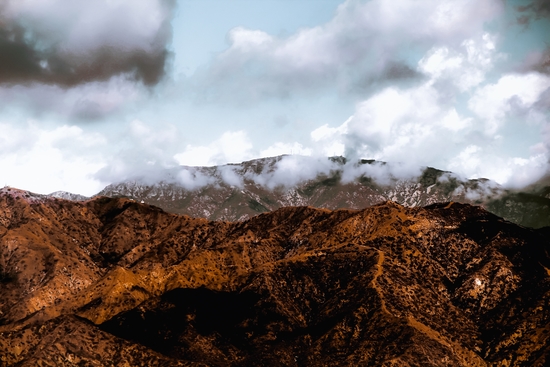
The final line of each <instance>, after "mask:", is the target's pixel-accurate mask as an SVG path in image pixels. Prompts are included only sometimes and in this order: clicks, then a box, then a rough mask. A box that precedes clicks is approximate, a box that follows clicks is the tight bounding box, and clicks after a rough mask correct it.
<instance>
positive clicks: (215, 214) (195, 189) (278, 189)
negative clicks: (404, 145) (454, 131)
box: [98, 156, 550, 228]
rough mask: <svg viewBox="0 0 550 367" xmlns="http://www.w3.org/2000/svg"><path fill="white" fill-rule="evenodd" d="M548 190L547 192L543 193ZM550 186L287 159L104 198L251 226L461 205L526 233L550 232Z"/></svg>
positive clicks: (176, 176)
mask: <svg viewBox="0 0 550 367" xmlns="http://www.w3.org/2000/svg"><path fill="white" fill-rule="evenodd" d="M544 190H546V191H544ZM549 193H550V184H549V185H546V186H542V188H538V189H533V190H531V189H529V191H527V192H519V193H518V192H514V191H511V190H505V189H503V188H502V187H500V186H499V185H498V184H496V183H494V182H492V181H489V180H486V179H475V180H466V179H462V178H460V177H458V176H456V175H454V174H452V173H451V172H446V171H441V170H438V169H435V168H431V167H424V168H420V167H418V168H417V167H414V168H412V169H411V168H410V167H403V166H401V165H398V164H386V163H383V162H377V161H373V160H360V161H358V162H355V163H354V162H350V161H348V160H346V159H345V158H343V157H333V158H331V159H325V160H319V159H315V158H311V157H300V156H280V157H272V158H262V159H257V160H252V161H248V162H243V163H241V164H230V165H225V166H216V167H181V168H179V169H175V170H171V171H167V172H166V175H165V177H163V178H160V179H159V180H158V181H153V182H150V181H147V180H144V179H134V180H129V181H125V182H121V183H116V184H112V185H109V186H107V187H106V188H105V189H104V190H102V191H101V192H100V193H99V194H98V195H99V196H108V197H126V198H131V199H133V200H136V201H138V202H144V203H148V204H151V205H155V206H158V207H161V208H163V209H164V210H166V211H169V212H172V213H177V214H186V215H190V216H193V217H203V218H208V219H210V220H229V221H236V220H245V219H248V218H250V217H252V216H254V215H257V214H259V213H264V212H268V211H272V210H276V209H278V208H282V207H286V206H300V205H309V206H314V207H317V208H326V209H332V210H334V209H361V208H365V207H367V206H372V205H375V204H378V203H380V202H383V201H387V200H391V201H394V202H397V203H399V204H401V205H405V206H408V207H415V206H425V205H430V204H434V203H438V202H448V201H456V202H462V203H470V204H476V205H482V206H483V207H485V208H487V209H488V210H489V211H491V212H492V213H495V214H496V215H498V216H501V217H503V218H506V219H507V220H510V221H512V222H514V223H518V224H521V225H524V226H527V227H533V228H540V227H543V226H550V195H549Z"/></svg>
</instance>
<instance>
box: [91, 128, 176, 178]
mask: <svg viewBox="0 0 550 367" xmlns="http://www.w3.org/2000/svg"><path fill="white" fill-rule="evenodd" d="M182 140H183V138H182V135H181V133H180V131H179V130H178V129H177V128H176V127H175V126H174V125H171V124H161V123H159V124H156V125H155V126H154V127H151V126H149V125H147V124H145V123H143V122H142V121H140V120H134V121H132V122H131V123H130V124H129V125H128V126H127V128H126V130H125V131H124V133H119V134H112V135H111V136H110V139H109V145H110V149H109V150H107V151H105V152H103V158H104V160H105V164H104V166H103V167H102V168H101V169H100V170H98V171H97V173H96V174H95V175H94V178H95V179H97V180H99V181H101V182H105V183H112V182H121V181H125V180H133V179H140V180H142V181H143V182H147V183H154V182H157V181H160V180H163V179H166V178H169V177H170V174H171V172H170V169H172V168H174V167H177V166H178V165H179V164H178V162H177V160H176V159H174V155H175V154H176V152H177V151H178V149H179V148H180V144H181V141H182ZM115 143H116V144H115ZM167 175H168V176H167Z"/></svg>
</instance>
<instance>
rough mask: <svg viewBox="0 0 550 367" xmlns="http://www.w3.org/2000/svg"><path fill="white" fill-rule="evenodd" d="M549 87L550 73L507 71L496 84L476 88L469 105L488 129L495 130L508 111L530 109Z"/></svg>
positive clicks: (491, 132)
mask: <svg viewBox="0 0 550 367" xmlns="http://www.w3.org/2000/svg"><path fill="white" fill-rule="evenodd" d="M549 88H550V77H549V76H546V75H542V74H539V73H529V74H523V75H515V74H508V75H504V76H502V77H501V78H500V79H499V80H498V82H496V83H495V84H488V85H485V86H483V87H481V88H479V89H478V90H476V92H475V94H474V95H473V97H472V98H471V99H470V100H469V102H468V107H469V108H470V110H472V111H473V112H475V114H476V115H477V116H478V117H480V118H481V119H482V120H483V121H485V123H486V131H487V132H488V133H490V134H494V133H495V132H496V131H497V130H498V128H499V125H500V124H501V123H502V122H503V121H504V118H505V117H506V115H507V114H508V113H510V112H511V111H512V110H513V109H514V108H515V109H521V108H524V109H530V108H531V107H532V106H533V105H534V104H535V103H536V102H538V101H539V100H540V97H541V95H542V94H543V92H545V91H546V90H548V89H549ZM542 118H544V117H542ZM530 120H533V119H530Z"/></svg>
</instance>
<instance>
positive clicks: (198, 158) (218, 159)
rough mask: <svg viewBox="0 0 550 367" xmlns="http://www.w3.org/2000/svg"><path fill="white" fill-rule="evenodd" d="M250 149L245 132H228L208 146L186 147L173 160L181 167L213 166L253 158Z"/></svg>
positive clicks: (250, 144) (250, 145)
mask: <svg viewBox="0 0 550 367" xmlns="http://www.w3.org/2000/svg"><path fill="white" fill-rule="evenodd" d="M252 148H253V146H252V143H251V142H250V139H249V137H248V135H247V134H246V132H245V131H228V132H225V133H224V134H222V136H221V137H220V138H219V139H217V140H215V141H213V142H212V143H210V144H208V145H191V144H190V145H187V147H186V148H185V150H184V151H183V152H179V153H177V154H175V155H174V158H175V159H176V160H177V161H178V162H179V163H180V164H183V165H190V166H214V165H218V164H224V163H227V162H242V161H244V160H247V159H250V158H252V157H253V154H252Z"/></svg>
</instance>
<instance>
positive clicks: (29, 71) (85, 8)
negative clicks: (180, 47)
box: [0, 0, 175, 87]
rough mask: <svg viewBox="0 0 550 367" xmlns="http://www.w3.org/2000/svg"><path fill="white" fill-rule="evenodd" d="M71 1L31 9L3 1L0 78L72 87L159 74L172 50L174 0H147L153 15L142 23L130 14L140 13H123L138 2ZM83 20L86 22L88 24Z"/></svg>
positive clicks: (150, 79)
mask: <svg viewBox="0 0 550 367" xmlns="http://www.w3.org/2000/svg"><path fill="white" fill-rule="evenodd" d="M70 3H71V2H70V1H66V0H58V1H54V2H52V4H51V7H44V6H42V8H40V7H39V6H37V7H36V8H34V9H30V7H25V5H20V4H18V3H17V2H14V1H8V2H7V3H4V5H3V6H2V8H0V84H4V85H6V84H7V85H14V84H29V83H42V84H51V85H59V86H63V87H72V86H76V85H79V84H83V83H87V82H91V81H105V80H108V79H110V78H111V77H113V76H116V75H121V74H125V75H127V76H129V77H130V78H132V79H134V80H137V81H141V82H143V83H144V84H145V85H154V84H157V83H158V82H159V81H160V80H161V79H162V77H163V76H164V73H165V69H166V65H167V62H168V61H169V56H170V53H169V51H168V50H167V43H168V42H169V41H170V37H171V26H170V19H171V14H172V12H173V10H174V7H175V1H174V0H162V1H152V2H150V3H149V4H148V5H147V6H148V7H150V8H151V9H150V10H151V11H152V12H156V14H157V19H155V22H154V23H153V22H151V23H153V24H148V25H146V26H145V25H144V27H143V28H142V29H140V28H139V26H137V25H136V24H134V22H135V19H133V17H135V16H136V15H140V13H138V12H137V11H136V13H135V14H129V15H128V16H125V14H124V13H123V11H125V10H127V9H131V8H130V6H135V7H139V6H138V5H134V4H130V3H127V4H125V3H124V2H122V3H123V4H122V5H119V6H118V7H113V6H111V5H109V4H108V2H104V1H97V2H93V3H88V4H87V5H81V4H84V3H82V2H81V1H77V3H80V4H70ZM90 4H92V5H90ZM30 5H33V4H32V1H31V2H30ZM63 7H67V10H66V11H67V12H68V13H69V14H68V15H66V16H65V17H64V18H62V21H59V19H57V18H58V13H56V12H59V11H61V12H62V11H64V9H63ZM124 7H126V8H127V9H125V8H124ZM110 12H112V13H114V14H113V15H111V14H110ZM71 13H73V14H71ZM81 13H83V14H81ZM70 16H73V17H74V18H75V20H71V19H70ZM79 17H80V18H85V19H84V20H83V21H80V19H79ZM84 21H86V22H88V23H90V25H89V26H88V28H84V27H85V26H86V24H83V23H84ZM56 22H60V25H57V24H56ZM125 23H128V25H127V26H126V24H125ZM79 37H80V38H81V39H79Z"/></svg>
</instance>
